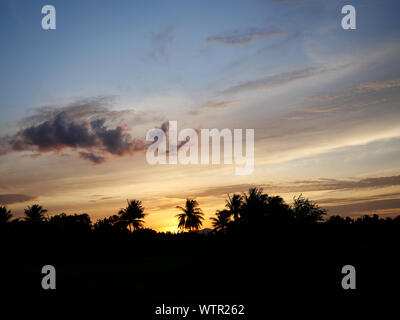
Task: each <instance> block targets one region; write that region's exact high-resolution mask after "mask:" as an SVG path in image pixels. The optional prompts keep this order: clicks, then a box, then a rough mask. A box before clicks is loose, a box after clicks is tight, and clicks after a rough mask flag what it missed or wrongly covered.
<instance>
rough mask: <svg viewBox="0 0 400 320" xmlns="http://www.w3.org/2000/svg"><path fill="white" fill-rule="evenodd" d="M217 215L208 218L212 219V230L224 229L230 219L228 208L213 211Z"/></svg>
mask: <svg viewBox="0 0 400 320" xmlns="http://www.w3.org/2000/svg"><path fill="white" fill-rule="evenodd" d="M215 215H216V216H217V217H216V218H215V217H211V218H210V220H212V226H213V227H214V230H216V231H224V230H226V228H227V227H228V225H229V222H230V220H231V212H230V211H229V210H221V211H219V210H218V211H217V212H216V213H215Z"/></svg>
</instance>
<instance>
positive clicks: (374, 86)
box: [358, 79, 400, 91]
mask: <svg viewBox="0 0 400 320" xmlns="http://www.w3.org/2000/svg"><path fill="white" fill-rule="evenodd" d="M398 87H400V79H390V80H385V81H375V82H365V83H361V84H360V85H359V86H358V89H359V90H361V91H368V90H369V91H380V90H383V89H388V88H398Z"/></svg>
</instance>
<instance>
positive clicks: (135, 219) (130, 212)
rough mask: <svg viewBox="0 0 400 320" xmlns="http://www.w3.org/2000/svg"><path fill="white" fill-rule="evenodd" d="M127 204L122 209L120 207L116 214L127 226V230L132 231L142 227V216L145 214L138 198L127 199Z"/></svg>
mask: <svg viewBox="0 0 400 320" xmlns="http://www.w3.org/2000/svg"><path fill="white" fill-rule="evenodd" d="M127 202H128V206H127V207H126V208H124V209H121V210H120V211H119V212H118V214H119V216H120V219H121V221H124V222H125V223H126V225H127V226H128V228H129V231H131V232H132V229H133V231H135V230H138V229H140V228H143V226H144V221H143V218H144V217H145V216H146V213H144V208H143V206H142V201H140V200H127Z"/></svg>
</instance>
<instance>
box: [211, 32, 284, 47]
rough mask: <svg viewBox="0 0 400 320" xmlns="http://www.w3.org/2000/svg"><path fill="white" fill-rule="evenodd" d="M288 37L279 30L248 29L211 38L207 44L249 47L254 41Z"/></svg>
mask: <svg viewBox="0 0 400 320" xmlns="http://www.w3.org/2000/svg"><path fill="white" fill-rule="evenodd" d="M284 36H287V33H284V32H281V31H279V30H264V29H254V28H253V29H248V30H246V31H238V30H235V31H234V32H232V33H230V34H225V35H218V36H214V37H209V38H207V39H206V41H207V42H219V43H222V44H225V45H231V46H244V45H248V44H250V43H251V42H253V41H254V40H262V39H266V38H276V37H284Z"/></svg>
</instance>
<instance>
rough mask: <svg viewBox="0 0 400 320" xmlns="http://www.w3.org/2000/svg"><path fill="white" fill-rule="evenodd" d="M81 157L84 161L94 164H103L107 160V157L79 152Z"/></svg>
mask: <svg viewBox="0 0 400 320" xmlns="http://www.w3.org/2000/svg"><path fill="white" fill-rule="evenodd" d="M79 156H80V157H81V158H82V159H85V160H89V161H91V162H92V163H93V164H102V163H103V162H105V161H106V158H105V157H103V156H98V155H95V154H94V153H92V152H85V151H81V152H79Z"/></svg>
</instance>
